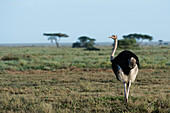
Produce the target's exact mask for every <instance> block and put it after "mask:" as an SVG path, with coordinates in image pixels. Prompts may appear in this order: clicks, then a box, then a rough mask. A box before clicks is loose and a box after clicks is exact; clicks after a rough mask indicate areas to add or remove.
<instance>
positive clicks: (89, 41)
mask: <svg viewBox="0 0 170 113" xmlns="http://www.w3.org/2000/svg"><path fill="white" fill-rule="evenodd" d="M78 40H79V41H77V42H75V43H73V45H72V47H73V48H86V49H87V50H99V49H97V48H95V47H94V44H95V41H96V39H93V38H89V37H87V36H81V37H79V38H78Z"/></svg>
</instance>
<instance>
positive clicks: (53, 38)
mask: <svg viewBox="0 0 170 113" xmlns="http://www.w3.org/2000/svg"><path fill="white" fill-rule="evenodd" d="M43 35H44V36H48V37H49V38H48V40H50V41H51V43H53V41H55V44H56V46H57V47H59V42H60V38H62V37H65V38H66V37H69V36H68V35H67V34H62V33H44V34H43Z"/></svg>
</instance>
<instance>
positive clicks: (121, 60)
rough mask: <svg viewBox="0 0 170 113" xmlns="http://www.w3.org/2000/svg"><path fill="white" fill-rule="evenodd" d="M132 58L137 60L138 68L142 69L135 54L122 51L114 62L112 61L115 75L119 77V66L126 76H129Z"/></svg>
mask: <svg viewBox="0 0 170 113" xmlns="http://www.w3.org/2000/svg"><path fill="white" fill-rule="evenodd" d="M132 57H133V58H135V59H136V64H137V65H138V68H140V65H139V59H138V57H137V56H136V55H135V54H134V53H133V52H131V51H122V52H121V53H119V54H118V55H117V56H116V57H115V58H114V59H113V60H111V62H112V69H113V71H114V73H115V74H116V75H117V73H118V66H117V65H119V66H120V67H121V68H122V71H123V72H124V74H126V75H129V72H130V70H131V69H132V68H130V67H129V62H128V60H129V59H131V58H132Z"/></svg>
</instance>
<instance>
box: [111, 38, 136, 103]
mask: <svg viewBox="0 0 170 113" xmlns="http://www.w3.org/2000/svg"><path fill="white" fill-rule="evenodd" d="M109 38H111V39H113V40H114V48H113V51H112V54H111V58H110V60H111V63H112V69H113V72H114V73H115V75H116V78H117V80H119V81H122V82H123V84H124V95H125V103H127V102H128V96H129V90H130V86H131V83H133V82H134V81H135V78H136V76H137V74H138V68H139V59H138V57H137V56H136V55H135V54H134V53H132V52H131V51H122V52H121V53H119V54H118V55H117V56H116V57H115V58H114V54H115V51H116V48H117V43H118V41H117V36H116V35H112V36H110V37H109Z"/></svg>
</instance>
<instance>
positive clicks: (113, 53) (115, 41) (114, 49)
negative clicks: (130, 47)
mask: <svg viewBox="0 0 170 113" xmlns="http://www.w3.org/2000/svg"><path fill="white" fill-rule="evenodd" d="M117 43H118V42H117V39H115V40H114V47H113V52H112V55H111V57H112V58H113V57H114V55H115V52H116V49H117Z"/></svg>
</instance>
